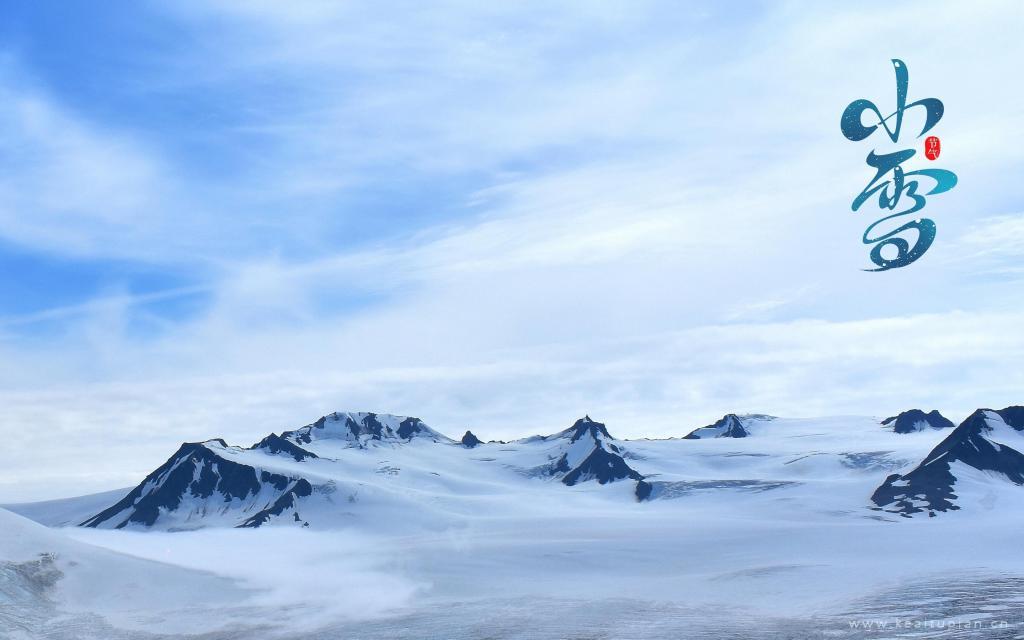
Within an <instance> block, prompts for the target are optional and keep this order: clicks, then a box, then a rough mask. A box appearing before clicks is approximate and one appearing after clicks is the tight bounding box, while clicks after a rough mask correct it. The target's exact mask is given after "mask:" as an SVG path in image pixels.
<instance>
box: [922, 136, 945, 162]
mask: <svg viewBox="0 0 1024 640" xmlns="http://www.w3.org/2000/svg"><path fill="white" fill-rule="evenodd" d="M941 152H942V141H941V140H939V137H938V136H928V137H927V138H925V139H924V157H926V158H928V159H929V160H938V159H939V153H941Z"/></svg>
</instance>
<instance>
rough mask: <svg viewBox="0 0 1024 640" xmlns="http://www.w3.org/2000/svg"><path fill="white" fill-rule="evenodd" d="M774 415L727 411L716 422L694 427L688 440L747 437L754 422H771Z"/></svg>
mask: <svg viewBox="0 0 1024 640" xmlns="http://www.w3.org/2000/svg"><path fill="white" fill-rule="evenodd" d="M771 420H774V418H773V417H772V416H766V415H761V414H751V415H745V416H738V415H736V414H735V413H727V414H725V415H724V416H723V417H722V418H720V419H719V420H718V421H717V422H715V423H714V424H710V425H708V426H706V427H701V428H699V429H694V430H693V431H691V432H690V433H688V434H686V435H685V436H684V438H686V439H687V440H700V439H701V438H746V437H747V436H749V435H750V427H751V426H752V425H754V424H759V423H763V422H770V421H771Z"/></svg>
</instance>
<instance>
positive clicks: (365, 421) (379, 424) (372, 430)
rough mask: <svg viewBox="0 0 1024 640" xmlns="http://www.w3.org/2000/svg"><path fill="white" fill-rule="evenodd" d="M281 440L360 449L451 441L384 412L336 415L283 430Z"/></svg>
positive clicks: (412, 420) (411, 420)
mask: <svg viewBox="0 0 1024 640" xmlns="http://www.w3.org/2000/svg"><path fill="white" fill-rule="evenodd" d="M281 437H282V438H284V439H285V440H289V441H291V442H293V443H295V444H297V445H303V444H309V443H311V442H313V441H314V440H341V441H345V442H348V443H350V444H351V445H352V446H356V447H360V448H365V447H367V446H372V445H381V444H388V443H390V444H395V443H402V442H409V441H411V440H412V439H414V438H416V439H424V440H430V441H433V442H444V443H451V442H452V440H451V439H450V438H448V437H447V436H444V435H441V434H440V433H438V432H437V431H434V430H433V429H431V428H430V427H428V426H427V425H426V424H425V423H424V422H423V421H422V420H420V419H419V418H410V417H406V416H393V415H389V414H383V413H382V414H377V413H337V412H336V413H332V414H330V415H327V416H323V417H322V418H320V419H319V420H317V421H316V422H314V423H312V424H309V425H306V426H304V427H301V428H299V429H296V430H295V431H285V432H284V433H282V434H281Z"/></svg>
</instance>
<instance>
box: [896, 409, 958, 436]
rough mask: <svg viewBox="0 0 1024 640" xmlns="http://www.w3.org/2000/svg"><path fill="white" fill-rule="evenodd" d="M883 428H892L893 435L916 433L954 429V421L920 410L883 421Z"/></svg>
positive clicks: (934, 411) (934, 412)
mask: <svg viewBox="0 0 1024 640" xmlns="http://www.w3.org/2000/svg"><path fill="white" fill-rule="evenodd" d="M882 425H883V426H891V427H892V431H893V433H915V432H917V431H924V430H925V429H952V428H953V427H954V425H953V423H952V421H950V420H949V418H947V417H945V416H944V415H942V414H941V413H939V412H938V411H936V410H934V409H933V410H931V411H929V412H928V413H925V412H924V411H921V410H920V409H910V410H909V411H903V412H901V413H900V414H899V415H895V416H892V417H890V418H886V419H885V420H882Z"/></svg>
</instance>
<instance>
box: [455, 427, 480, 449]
mask: <svg viewBox="0 0 1024 640" xmlns="http://www.w3.org/2000/svg"><path fill="white" fill-rule="evenodd" d="M460 442H461V443H462V445H463V446H464V447H466V448H467V449H472V448H473V447H475V446H477V445H479V444H483V442H482V441H481V440H480V438H478V437H476V435H474V434H473V432H472V431H470V430H469V429H467V430H466V433H465V435H463V436H462V440H461V441H460Z"/></svg>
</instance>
